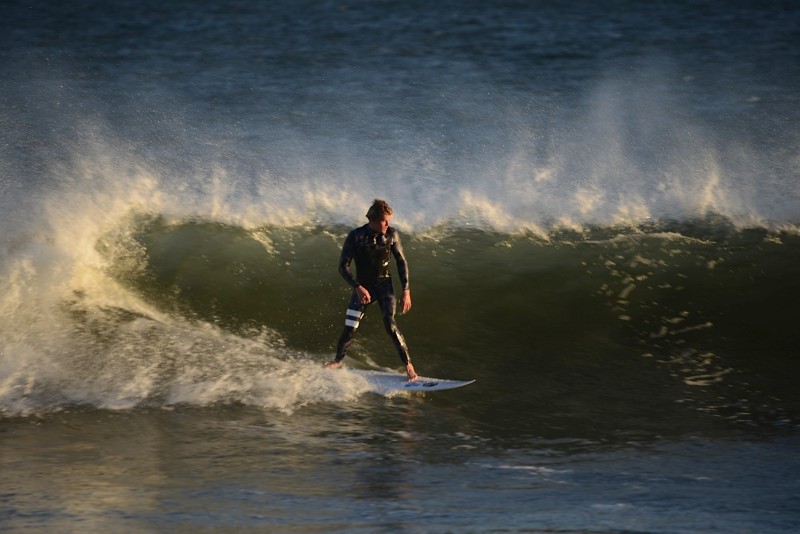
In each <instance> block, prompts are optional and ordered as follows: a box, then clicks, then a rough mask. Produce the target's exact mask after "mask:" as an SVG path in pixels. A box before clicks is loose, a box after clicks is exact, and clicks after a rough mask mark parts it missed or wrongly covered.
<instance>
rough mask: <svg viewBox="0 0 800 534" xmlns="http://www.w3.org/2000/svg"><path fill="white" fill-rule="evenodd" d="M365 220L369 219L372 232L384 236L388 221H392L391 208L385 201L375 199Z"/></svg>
mask: <svg viewBox="0 0 800 534" xmlns="http://www.w3.org/2000/svg"><path fill="white" fill-rule="evenodd" d="M367 219H369V227H370V228H371V229H372V231H373V232H379V233H381V234H385V233H386V231H387V230H388V229H389V221H391V219H392V208H391V207H389V204H388V203H387V202H386V201H385V200H381V199H378V198H376V199H375V200H373V201H372V206H370V207H369V211H367Z"/></svg>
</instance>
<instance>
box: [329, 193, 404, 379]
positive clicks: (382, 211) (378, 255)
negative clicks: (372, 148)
mask: <svg viewBox="0 0 800 534" xmlns="http://www.w3.org/2000/svg"><path fill="white" fill-rule="evenodd" d="M391 219H392V208H391V207H389V204H387V203H386V201H385V200H379V199H377V198H376V199H375V200H374V201H373V203H372V206H370V208H369V211H367V220H368V221H369V222H368V223H367V224H365V225H364V226H361V227H359V228H356V229H355V230H352V231H351V232H350V233H349V234H347V238H346V239H345V241H344V246H343V247H342V254H341V256H340V257H339V274H341V275H342V278H344V279H345V281H346V282H347V283H348V284H350V286H352V288H353V296H352V297H351V299H350V304H349V305H348V306H347V311H346V312H345V321H344V324H345V326H344V330H343V331H342V335H341V336H340V337H339V343H338V344H337V347H336V357H335V358H334V360H333V361H332V362H329V363H327V364H326V365H325V366H326V367H329V368H337V367H341V365H342V360H343V359H344V357H345V355H346V354H347V349H349V348H350V345H352V343H353V336H355V333H356V329H357V328H358V324H359V322H360V321H361V319H362V318H363V317H364V312H365V311H366V309H367V306H368V305H369V304H370V303H372V302H374V301H377V302H378V306H380V309H381V313H383V325H384V327H385V328H386V332H387V333H388V334H389V337H390V338H391V339H392V342H393V343H394V346H395V348H396V349H397V353H398V354H399V355H400V360H401V361H402V362H403V365H405V367H406V374H407V375H408V380H409V381H413V380H416V379H417V373H416V371H415V370H414V366H413V365H412V364H411V357H410V356H409V354H408V347H407V346H406V341H405V338H404V337H403V334H401V333H400V330H399V329H398V328H397V322H396V321H395V318H394V315H395V308H396V306H397V300H396V299H395V294H394V284H393V283H392V274H391V271H390V267H389V264H390V259H391V258H390V256H394V259H395V262H397V271H398V273H399V274H400V284H401V285H402V287H403V296H402V297H400V308H401V310H402V313H406V312H408V311H409V310H410V309H411V290H410V289H409V285H408V264H407V263H406V258H405V255H404V254H403V246H402V244H401V243H400V234H399V233H397V230H395V229H394V228H392V227H391V226H389V222H390V221H391ZM354 259H355V261H356V275H357V276H356V277H354V276H353V273H352V272H351V271H350V262H351V261H352V260H354Z"/></svg>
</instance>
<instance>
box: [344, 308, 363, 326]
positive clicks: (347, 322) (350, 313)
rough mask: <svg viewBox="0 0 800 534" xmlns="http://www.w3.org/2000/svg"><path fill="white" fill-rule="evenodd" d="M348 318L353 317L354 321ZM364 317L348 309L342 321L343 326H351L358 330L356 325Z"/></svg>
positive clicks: (358, 312) (356, 311)
mask: <svg viewBox="0 0 800 534" xmlns="http://www.w3.org/2000/svg"><path fill="white" fill-rule="evenodd" d="M350 317H354V319H350ZM362 317H364V314H363V313H361V312H360V311H358V310H351V309H349V308H348V310H347V317H346V318H345V320H344V324H345V326H351V327H353V328H358V323H359V322H360V321H361V318H362Z"/></svg>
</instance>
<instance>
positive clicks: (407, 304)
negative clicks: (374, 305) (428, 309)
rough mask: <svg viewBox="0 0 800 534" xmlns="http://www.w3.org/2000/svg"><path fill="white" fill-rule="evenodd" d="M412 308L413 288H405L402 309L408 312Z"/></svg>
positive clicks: (401, 300) (401, 301)
mask: <svg viewBox="0 0 800 534" xmlns="http://www.w3.org/2000/svg"><path fill="white" fill-rule="evenodd" d="M410 309H411V290H410V289H405V290H403V296H402V297H400V310H401V311H402V312H403V313H408V310H410Z"/></svg>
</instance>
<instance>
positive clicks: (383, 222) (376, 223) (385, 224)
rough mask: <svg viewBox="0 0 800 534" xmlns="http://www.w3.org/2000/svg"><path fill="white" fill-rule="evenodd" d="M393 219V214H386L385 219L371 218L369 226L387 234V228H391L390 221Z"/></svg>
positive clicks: (373, 229) (375, 230)
mask: <svg viewBox="0 0 800 534" xmlns="http://www.w3.org/2000/svg"><path fill="white" fill-rule="evenodd" d="M391 220H392V216H391V215H384V216H383V219H370V220H369V228H370V230H372V231H373V232H379V233H381V234H385V233H386V230H388V229H389V221H391Z"/></svg>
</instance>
